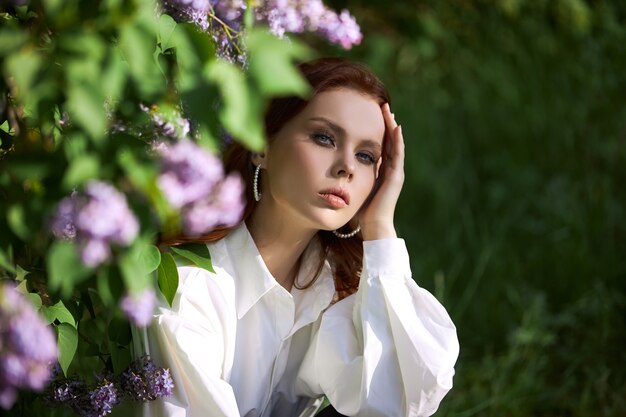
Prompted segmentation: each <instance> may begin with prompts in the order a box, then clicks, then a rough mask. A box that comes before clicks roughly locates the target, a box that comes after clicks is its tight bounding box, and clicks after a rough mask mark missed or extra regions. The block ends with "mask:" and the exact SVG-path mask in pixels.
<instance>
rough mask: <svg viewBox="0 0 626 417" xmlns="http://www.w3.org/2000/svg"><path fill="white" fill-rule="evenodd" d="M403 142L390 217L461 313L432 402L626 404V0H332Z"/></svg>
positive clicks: (459, 408) (429, 278) (481, 410)
mask: <svg viewBox="0 0 626 417" xmlns="http://www.w3.org/2000/svg"><path fill="white" fill-rule="evenodd" d="M327 3H328V4H329V5H331V6H333V7H335V8H337V9H341V8H344V7H345V8H348V9H349V10H350V11H351V12H352V13H353V14H354V15H355V16H356V17H357V19H358V21H359V23H360V25H361V28H362V30H363V34H364V40H363V43H362V44H361V45H360V46H358V47H356V48H355V49H353V50H352V51H350V52H348V53H344V52H342V51H340V50H338V49H334V48H332V47H329V46H327V45H325V44H323V43H322V42H320V41H318V40H316V39H311V40H310V42H312V43H314V44H315V45H316V48H317V49H318V50H319V51H321V54H329V55H344V56H348V57H351V58H354V59H357V60H360V61H363V62H365V63H366V64H368V65H369V66H371V67H372V68H373V69H374V70H375V71H376V72H377V73H378V74H379V75H380V77H381V78H382V79H383V80H384V81H385V82H386V83H387V85H388V87H389V88H390V90H391V92H392V98H393V102H392V110H393V111H394V112H395V114H396V118H397V119H398V120H399V121H400V123H401V124H402V126H403V131H404V135H405V140H406V142H407V160H406V174H407V178H406V185H405V189H404V191H403V195H402V197H401V203H400V207H399V209H398V216H397V227H398V229H399V232H400V234H401V235H402V236H403V237H404V238H405V239H406V241H407V243H408V245H409V250H410V252H411V255H412V267H413V274H414V277H415V279H416V280H417V281H418V283H419V284H420V285H422V286H424V287H426V288H428V289H429V290H431V291H432V292H434V293H435V295H436V296H437V297H438V298H439V299H440V300H441V301H442V302H443V303H444V304H445V306H446V308H447V309H448V310H449V312H450V314H451V316H452V318H453V320H454V321H455V323H456V324H457V328H458V333H459V337H460V343H461V356H460V358H459V361H458V365H457V375H456V377H455V386H454V388H453V390H452V391H451V392H450V394H449V395H448V397H446V399H444V401H443V403H442V405H441V407H440V410H439V412H438V413H437V414H436V415H437V416H454V417H469V416H499V417H502V416H515V417H517V416H581V417H582V416H585V417H588V416H626V224H625V220H626V188H625V187H626V2H625V1H622V0H619V1H618V0H615V1H593V0H439V1H433V0H422V1H419V2H418V1H389V2H388V1H374V0H371V1H361V0H359V1H356V0H348V1H340V0H336V1H328V2H327Z"/></svg>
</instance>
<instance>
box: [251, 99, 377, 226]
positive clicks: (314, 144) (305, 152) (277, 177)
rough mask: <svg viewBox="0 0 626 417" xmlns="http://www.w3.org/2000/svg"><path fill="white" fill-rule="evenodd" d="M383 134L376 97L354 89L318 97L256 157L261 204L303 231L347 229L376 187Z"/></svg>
mask: <svg viewBox="0 0 626 417" xmlns="http://www.w3.org/2000/svg"><path fill="white" fill-rule="evenodd" d="M384 134H385V124H384V120H383V115H382V111H381V108H380V106H379V105H378V103H377V102H376V101H375V100H374V99H373V98H371V97H368V96H365V95H363V94H361V93H359V92H356V91H354V90H350V89H336V90H331V91H326V92H322V93H319V94H317V95H316V96H315V97H314V98H313V99H311V101H310V102H309V104H308V105H307V106H306V107H305V108H304V110H303V111H302V112H300V113H299V114H298V115H297V116H296V117H294V118H293V119H292V120H290V121H289V122H288V123H287V124H286V125H285V126H283V128H282V129H281V130H280V131H279V132H278V133H277V134H276V135H275V136H274V137H273V138H272V140H271V141H270V144H269V145H268V147H267V149H266V152H265V155H264V156H258V157H256V158H255V160H254V162H255V163H256V164H257V165H258V163H259V162H260V163H261V167H262V168H264V170H263V171H261V181H262V183H261V185H260V188H261V190H260V191H261V193H262V198H261V202H260V204H262V205H266V208H267V207H269V208H271V209H272V210H277V213H280V216H281V218H283V219H284V221H295V222H296V223H297V224H299V225H302V226H304V227H308V228H312V229H318V230H319V229H324V230H334V229H337V228H339V227H341V226H343V225H344V224H346V223H347V222H348V221H349V220H350V219H352V218H353V217H354V216H355V214H356V213H357V212H358V210H359V209H360V208H361V206H362V205H363V203H364V202H365V200H366V199H367V197H368V195H369V194H370V192H371V191H372V188H373V187H374V182H375V180H376V175H377V167H378V165H379V163H378V162H379V159H380V157H381V153H382V146H383V137H384ZM275 214H276V213H275Z"/></svg>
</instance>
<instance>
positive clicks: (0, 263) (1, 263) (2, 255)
mask: <svg viewBox="0 0 626 417" xmlns="http://www.w3.org/2000/svg"><path fill="white" fill-rule="evenodd" d="M0 268H4V269H6V270H7V271H8V272H10V273H12V274H15V267H14V266H13V263H12V261H11V257H10V256H9V255H7V253H6V252H5V251H4V250H3V249H0Z"/></svg>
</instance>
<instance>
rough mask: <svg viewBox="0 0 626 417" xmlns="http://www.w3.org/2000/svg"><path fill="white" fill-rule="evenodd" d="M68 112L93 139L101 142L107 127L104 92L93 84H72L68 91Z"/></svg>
mask: <svg viewBox="0 0 626 417" xmlns="http://www.w3.org/2000/svg"><path fill="white" fill-rule="evenodd" d="M67 95H68V99H67V111H68V113H69V115H70V119H71V120H74V121H76V123H77V124H79V125H80V126H81V127H82V128H83V129H85V131H86V132H87V133H88V134H89V135H90V136H91V138H92V139H94V140H96V141H99V140H101V139H102V138H103V137H104V135H105V133H106V127H107V119H106V112H105V109H104V99H105V97H104V95H103V94H102V91H101V90H100V89H99V88H98V87H96V86H95V85H93V84H91V83H79V82H76V83H72V84H71V85H70V87H69V88H68V90H67Z"/></svg>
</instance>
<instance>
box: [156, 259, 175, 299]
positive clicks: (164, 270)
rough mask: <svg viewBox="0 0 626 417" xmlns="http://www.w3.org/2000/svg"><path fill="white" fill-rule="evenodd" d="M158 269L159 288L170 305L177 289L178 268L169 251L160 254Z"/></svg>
mask: <svg viewBox="0 0 626 417" xmlns="http://www.w3.org/2000/svg"><path fill="white" fill-rule="evenodd" d="M158 271H159V272H158V281H159V289H160V290H161V293H163V296H164V297H165V299H166V300H167V302H168V304H169V305H170V306H171V305H172V302H174V296H175V295H176V290H177V289H178V269H177V268H176V262H174V257H173V256H172V254H171V253H167V252H166V253H164V254H162V255H161V264H160V265H159V268H158Z"/></svg>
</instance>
